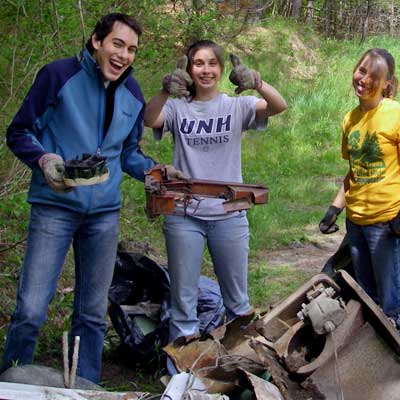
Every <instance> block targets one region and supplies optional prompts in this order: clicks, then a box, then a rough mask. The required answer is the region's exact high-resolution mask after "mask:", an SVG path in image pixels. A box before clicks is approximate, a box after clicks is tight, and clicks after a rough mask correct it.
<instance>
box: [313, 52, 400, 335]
mask: <svg viewBox="0 0 400 400" xmlns="http://www.w3.org/2000/svg"><path fill="white" fill-rule="evenodd" d="M353 88H354V92H355V95H356V96H357V97H358V100H359V105H358V106H357V107H356V108H355V109H354V110H352V111H351V112H349V113H347V114H346V116H345V118H344V120H343V124H342V129H343V138H342V156H343V158H344V159H346V160H348V161H349V172H348V173H347V175H346V177H345V179H344V181H343V185H342V187H341V189H340V190H339V192H338V194H337V196H336V197H335V199H334V201H333V203H332V205H331V206H330V207H329V208H328V211H327V213H326V215H325V217H324V218H323V219H322V221H321V223H320V230H321V232H323V233H332V232H334V231H335V230H337V229H338V228H337V225H336V223H335V222H336V218H337V216H338V215H339V213H340V212H341V211H342V209H343V208H344V207H346V229H347V235H348V240H349V243H350V251H351V257H352V262H353V266H354V271H355V276H356V279H357V281H358V282H359V284H360V285H361V286H362V288H363V289H364V290H365V291H366V292H367V293H368V294H369V295H370V297H371V298H373V299H374V300H375V302H376V303H377V304H379V305H380V306H381V308H382V309H383V311H384V313H385V314H386V315H387V316H389V317H390V318H392V320H393V321H395V322H396V325H397V327H398V328H400V317H399V316H400V236H397V235H396V232H394V229H393V227H394V225H395V224H396V222H397V220H398V219H400V216H399V211H400V166H399V142H400V104H399V103H398V102H397V101H395V100H393V98H394V96H395V95H396V93H397V78H396V76H395V60H394V58H393V56H392V55H391V54H390V53H389V52H388V51H387V50H385V49H379V48H375V49H371V50H368V51H367V52H366V53H364V54H363V56H362V57H361V58H360V60H359V61H358V62H357V64H356V66H355V68H354V70H353Z"/></svg>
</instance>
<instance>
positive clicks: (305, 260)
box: [262, 227, 344, 274]
mask: <svg viewBox="0 0 400 400" xmlns="http://www.w3.org/2000/svg"><path fill="white" fill-rule="evenodd" d="M308 237H309V242H307V243H293V244H291V245H290V246H287V247H283V248H279V249H276V250H270V251H266V252H265V253H263V255H262V257H263V258H265V261H266V263H267V264H268V265H270V266H280V265H288V266H291V267H295V268H299V269H302V270H305V271H310V272H315V273H316V274H317V273H319V272H320V271H321V269H322V267H323V266H324V265H325V263H326V261H327V260H328V259H329V257H330V256H332V255H333V254H334V253H335V252H336V250H337V249H338V248H339V245H340V243H341V241H342V239H343V237H344V232H343V230H339V231H338V232H335V233H332V234H330V235H323V234H321V233H320V232H319V231H316V230H315V228H314V227H313V228H309V229H308Z"/></svg>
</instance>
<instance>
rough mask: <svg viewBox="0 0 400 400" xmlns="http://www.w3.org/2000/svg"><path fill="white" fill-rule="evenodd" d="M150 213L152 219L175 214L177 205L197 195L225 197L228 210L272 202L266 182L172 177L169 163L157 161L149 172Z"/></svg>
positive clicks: (146, 181) (188, 201)
mask: <svg viewBox="0 0 400 400" xmlns="http://www.w3.org/2000/svg"><path fill="white" fill-rule="evenodd" d="M145 191H146V213H147V215H148V217H149V218H150V219H154V218H156V217H158V216H159V215H161V214H162V215H165V214H174V213H175V205H176V204H177V203H181V204H183V206H184V207H183V208H184V210H186V207H187V205H188V204H189V203H190V202H191V201H192V200H193V199H195V198H196V197H197V196H203V197H214V198H220V199H225V200H226V201H225V202H224V203H223V207H224V210H225V211H226V212H232V211H238V210H247V209H249V208H250V207H251V206H252V205H253V204H265V203H267V202H268V189H267V188H266V187H265V186H263V185H248V184H244V183H234V182H221V181H211V180H202V179H169V178H168V174H167V170H166V167H165V166H164V165H157V166H155V167H154V168H152V169H150V170H149V171H147V172H146V173H145Z"/></svg>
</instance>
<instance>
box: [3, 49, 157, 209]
mask: <svg viewBox="0 0 400 400" xmlns="http://www.w3.org/2000/svg"><path fill="white" fill-rule="evenodd" d="M126 72H127V73H126V74H124V77H123V78H122V79H121V80H119V81H118V82H116V84H117V85H116V87H115V88H114V89H115V92H114V93H113V95H114V101H113V113H112V115H111V117H110V116H108V117H107V120H105V118H106V114H107V113H106V104H107V103H108V102H106V89H105V86H104V82H103V79H102V75H101V71H100V68H99V66H98V65H97V63H96V61H95V60H94V59H93V57H92V56H91V55H90V53H89V52H88V51H87V50H86V49H84V50H83V51H82V53H80V55H79V56H77V57H71V58H67V59H62V60H57V61H55V62H52V63H50V64H48V65H46V66H44V67H43V68H42V69H41V70H40V71H39V73H38V75H37V77H36V79H35V82H34V84H33V85H32V87H31V89H30V90H29V92H28V94H27V96H26V98H25V100H24V103H23V104H22V106H21V108H20V110H19V111H18V113H17V114H16V116H15V117H14V119H13V121H12V122H11V125H10V126H9V127H8V130H7V145H8V146H9V148H10V149H11V151H12V152H13V153H14V154H15V155H16V156H17V157H18V158H19V159H20V160H21V161H22V162H24V163H25V164H26V165H28V166H29V167H30V168H31V169H32V179H31V184H30V188H29V193H28V202H30V203H31V204H35V203H39V204H47V205H55V206H59V207H64V208H68V209H70V210H73V211H76V212H81V213H87V214H93V213H97V212H104V211H112V210H118V209H119V208H120V205H121V194H120V190H119V186H120V183H121V180H122V172H126V173H127V174H129V175H130V176H132V177H134V178H136V179H139V180H142V181H143V180H144V171H145V170H146V169H149V168H151V167H152V166H153V165H154V164H155V163H154V161H153V160H152V159H151V158H149V157H146V156H145V155H144V154H143V153H142V151H141V149H140V146H139V141H140V139H141V137H142V134H143V126H144V125H143V113H144V107H145V103H144V99H143V95H142V93H141V90H140V87H139V85H138V83H137V81H136V80H135V79H134V78H133V77H132V76H131V68H129V71H126ZM108 114H109V113H108ZM105 121H106V123H105ZM105 129H106V131H105ZM96 152H100V154H101V155H103V156H106V157H107V159H108V167H109V170H110V177H109V178H108V180H106V181H105V182H103V183H100V184H98V185H93V186H82V187H77V188H74V189H73V190H72V191H71V192H68V193H56V192H54V191H53V190H51V189H50V187H49V186H48V185H47V183H46V181H45V179H44V177H43V174H42V171H41V169H40V168H39V165H38V160H39V159H40V157H41V156H42V155H43V154H44V153H56V154H58V155H60V156H61V157H62V158H63V159H64V160H69V159H73V158H76V157H81V156H82V154H83V153H89V154H94V153H96Z"/></svg>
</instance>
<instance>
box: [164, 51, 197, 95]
mask: <svg viewBox="0 0 400 400" xmlns="http://www.w3.org/2000/svg"><path fill="white" fill-rule="evenodd" d="M187 64H188V58H187V56H182V57H181V58H180V59H179V60H178V63H177V65H176V69H175V70H174V72H172V74H169V75H165V76H164V79H163V82H162V87H163V90H164V91H166V92H167V93H168V94H170V95H171V96H176V97H188V96H189V95H190V92H189V90H188V87H189V86H191V85H192V84H193V81H192V78H191V77H190V75H189V74H188V73H187V72H186V67H187Z"/></svg>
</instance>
